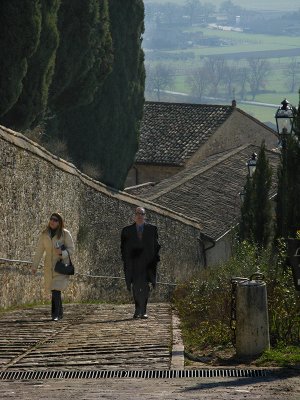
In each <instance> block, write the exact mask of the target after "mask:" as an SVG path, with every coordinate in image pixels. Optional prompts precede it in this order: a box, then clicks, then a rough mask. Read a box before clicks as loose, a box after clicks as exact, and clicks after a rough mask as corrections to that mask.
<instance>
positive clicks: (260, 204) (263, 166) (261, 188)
mask: <svg viewBox="0 0 300 400" xmlns="http://www.w3.org/2000/svg"><path fill="white" fill-rule="evenodd" d="M271 184H272V169H271V167H270V165H269V161H268V159H267V157H266V151H265V143H264V142H263V143H262V145H261V148H260V151H259V154H258V160H257V164H256V170H255V173H254V176H253V189H254V193H253V211H254V221H253V225H254V232H253V233H254V235H253V239H254V242H255V243H257V244H258V245H259V246H261V247H266V246H267V245H268V243H269V242H270V238H271V233H272V226H271V222H272V206H271V201H270V199H269V193H270V189H271Z"/></svg>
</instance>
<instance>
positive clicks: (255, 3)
mask: <svg viewBox="0 0 300 400" xmlns="http://www.w3.org/2000/svg"><path fill="white" fill-rule="evenodd" d="M223 1H224V0H206V2H207V3H211V4H213V5H215V6H216V7H217V8H218V7H219V6H220V4H221V3H223ZM144 3H145V4H147V3H161V4H164V3H177V4H182V5H183V4H185V3H186V0H144ZM233 3H234V4H236V5H239V6H240V7H243V8H247V9H249V10H269V11H284V12H287V11H293V10H298V9H299V8H300V2H299V0H289V1H288V2H285V1H282V0H251V1H249V0H236V1H233Z"/></svg>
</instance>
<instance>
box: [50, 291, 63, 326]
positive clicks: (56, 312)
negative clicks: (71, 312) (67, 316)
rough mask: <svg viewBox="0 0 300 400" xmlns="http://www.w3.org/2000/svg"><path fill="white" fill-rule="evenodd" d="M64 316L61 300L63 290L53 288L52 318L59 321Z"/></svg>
mask: <svg viewBox="0 0 300 400" xmlns="http://www.w3.org/2000/svg"><path fill="white" fill-rule="evenodd" d="M62 317H63V307H62V301H61V291H60V290H52V320H53V321H58V320H59V319H62Z"/></svg>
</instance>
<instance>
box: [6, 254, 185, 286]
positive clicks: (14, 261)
mask: <svg viewBox="0 0 300 400" xmlns="http://www.w3.org/2000/svg"><path fill="white" fill-rule="evenodd" d="M4 263H10V264H23V265H24V266H26V265H27V266H28V265H32V261H26V260H15V259H10V258H1V257H0V265H1V264H4ZM41 268H43V265H40V266H39V267H38V269H41ZM75 276H78V277H86V278H97V279H119V280H123V281H125V278H124V277H122V276H113V275H92V274H82V273H80V272H75ZM156 284H157V285H166V286H177V284H176V283H171V282H160V281H158V282H156Z"/></svg>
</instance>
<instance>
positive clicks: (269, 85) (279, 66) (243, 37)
mask: <svg viewBox="0 0 300 400" xmlns="http://www.w3.org/2000/svg"><path fill="white" fill-rule="evenodd" d="M299 5H300V3H299ZM191 29H193V31H195V30H200V31H202V32H203V34H204V36H217V37H219V38H221V39H225V40H228V41H229V43H230V44H231V45H228V46H223V47H215V46H214V47H204V46H198V47H191V48H188V49H186V50H172V51H164V52H163V53H164V54H165V55H166V54H170V56H174V55H176V54H178V55H180V54H182V53H183V54H184V53H187V52H189V53H193V54H194V59H192V60H191V59H190V60H187V61H181V60H178V61H173V60H171V59H169V60H168V59H166V60H164V61H159V63H164V64H167V65H168V66H171V67H172V69H173V71H174V76H175V79H174V85H173V87H172V88H171V90H173V91H177V92H183V93H189V88H188V86H187V84H186V78H187V76H188V75H189V73H191V71H192V70H193V69H194V68H195V67H197V66H201V65H202V63H203V58H204V57H205V56H210V55H219V56H224V57H225V58H226V59H227V63H228V64H229V65H232V64H234V65H238V66H241V65H243V64H245V65H247V62H246V60H245V59H246V58H247V53H249V56H250V55H252V56H253V52H258V51H261V52H262V53H260V54H259V53H258V55H257V57H264V56H265V55H266V53H265V52H266V51H278V52H279V53H278V56H276V57H274V56H272V58H268V61H269V63H270V64H271V68H272V71H271V73H269V74H268V76H267V78H266V80H265V82H264V83H265V87H264V89H265V90H267V91H268V92H269V93H265V94H259V95H257V96H256V97H255V101H258V102H265V103H270V104H280V102H281V101H282V100H283V99H284V98H285V97H287V98H288V100H289V101H290V102H291V103H292V104H293V105H295V106H297V105H298V101H299V99H298V93H290V91H289V89H288V86H287V69H288V66H289V64H290V62H291V57H290V56H288V57H280V56H279V55H280V51H282V50H288V49H299V47H300V40H299V37H286V36H271V35H260V34H248V33H247V34H245V33H240V32H228V31H221V30H212V29H208V28H200V27H193V28H191ZM239 53H244V55H243V56H244V57H245V59H240V60H235V59H234V57H236V55H238V54H239ZM251 53H252V54H251ZM298 54H299V55H298V57H297V60H298V63H300V51H299V52H298ZM146 62H147V52H146ZM150 63H151V64H156V63H158V61H157V62H153V61H151V62H150ZM298 86H300V78H298ZM234 89H235V90H236V92H237V93H238V88H234ZM218 95H219V96H221V97H224V93H222V89H221V90H220V93H219V94H218ZM236 98H237V101H238V96H236ZM246 100H252V97H251V96H250V94H249V95H248V96H247V98H246ZM239 107H240V108H241V109H243V110H244V111H246V112H247V113H249V114H251V115H253V116H254V117H255V118H257V119H259V120H260V121H262V122H266V121H274V113H275V111H276V109H275V111H274V109H272V108H268V107H260V106H254V105H244V104H239Z"/></svg>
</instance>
